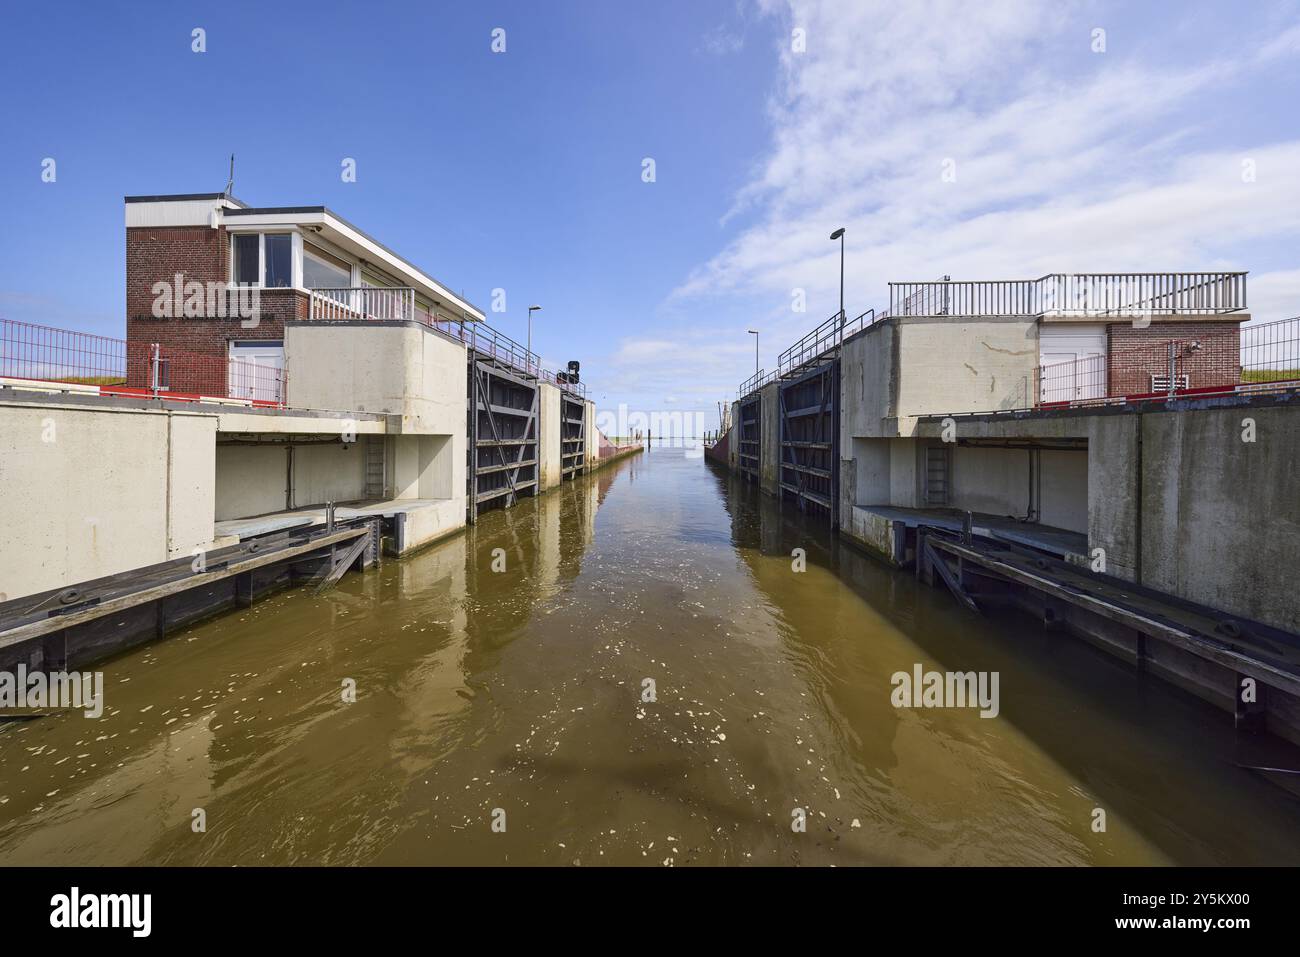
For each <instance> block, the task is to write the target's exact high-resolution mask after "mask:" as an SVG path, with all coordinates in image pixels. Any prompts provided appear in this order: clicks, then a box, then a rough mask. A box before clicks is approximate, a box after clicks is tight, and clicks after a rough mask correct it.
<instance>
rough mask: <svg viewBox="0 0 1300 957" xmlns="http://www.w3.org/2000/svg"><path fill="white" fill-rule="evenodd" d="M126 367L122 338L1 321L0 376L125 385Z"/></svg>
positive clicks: (125, 353)
mask: <svg viewBox="0 0 1300 957" xmlns="http://www.w3.org/2000/svg"><path fill="white" fill-rule="evenodd" d="M126 367H127V344H126V341H125V340H124V339H113V338H110V337H108V336H95V335H90V334H89V333H85V332H73V331H71V330H69V329H54V328H51V327H49V326H37V325H33V324H32V323H29V322H16V321H14V320H12V319H0V377H4V378H8V379H32V380H39V381H44V382H65V383H68V384H70V385H87V386H99V385H124V384H125V383H126Z"/></svg>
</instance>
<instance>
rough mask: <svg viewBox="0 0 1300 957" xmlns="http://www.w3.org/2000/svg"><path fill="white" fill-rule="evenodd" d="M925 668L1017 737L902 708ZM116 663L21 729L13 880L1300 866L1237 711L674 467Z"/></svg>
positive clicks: (643, 470)
mask: <svg viewBox="0 0 1300 957" xmlns="http://www.w3.org/2000/svg"><path fill="white" fill-rule="evenodd" d="M795 547H803V548H805V549H806V550H807V553H808V568H807V571H806V572H804V573H802V574H796V573H794V572H792V571H791V558H790V552H791V549H793V548H795ZM498 548H500V549H504V552H505V562H506V571H505V572H502V573H496V572H493V571H492V570H491V565H492V559H493V550H494V549H498ZM916 663H921V664H923V665H924V666H925V667H926V668H927V669H935V670H954V671H956V670H961V671H966V670H975V671H997V672H999V674H1000V686H999V687H1000V697H1001V702H1000V704H1001V713H1000V715H999V716H998V717H996V718H991V719H982V718H980V717H978V715H977V713H976V712H975V711H973V710H956V709H928V710H905V709H896V708H894V707H893V706H892V705H891V703H890V692H891V690H892V689H891V685H890V680H889V679H890V676H891V675H892V674H893V673H894V672H896V671H911V670H912V668H913V665H914V664H916ZM102 667H103V670H104V672H105V681H106V699H107V707H106V710H105V717H104V718H103V719H102V720H100V721H92V720H88V719H86V718H83V717H81V716H80V715H60V716H57V717H52V718H46V719H41V720H38V721H31V722H25V723H17V724H10V725H8V726H6V727H5V728H4V729H3V730H0V863H4V864H132V863H142V864H143V863H160V864H223V865H224V864H309V863H310V864H504V863H510V864H577V863H581V864H582V865H598V864H644V865H655V866H661V865H664V864H677V865H684V864H699V863H704V864H745V863H754V864H790V863H806V864H831V863H833V864H1144V863H1177V864H1191V863H1287V864H1294V863H1297V862H1300V842H1297V840H1296V838H1297V835H1298V834H1300V802H1297V801H1296V800H1295V799H1293V798H1291V797H1289V796H1287V795H1286V794H1285V792H1283V791H1281V790H1280V789H1278V788H1276V787H1274V786H1272V785H1270V784H1267V783H1265V782H1263V781H1261V780H1260V779H1258V778H1257V777H1255V776H1254V775H1253V774H1252V772H1248V771H1244V770H1241V769H1239V768H1237V767H1235V766H1234V765H1233V741H1232V734H1231V731H1230V724H1231V722H1230V721H1229V720H1228V719H1227V718H1226V717H1225V716H1224V715H1223V714H1221V713H1219V712H1216V711H1213V710H1211V709H1210V708H1209V707H1208V706H1206V705H1203V704H1201V703H1200V702H1198V701H1196V700H1194V699H1191V698H1189V697H1186V696H1184V695H1182V694H1180V693H1178V692H1175V691H1172V690H1168V689H1166V688H1164V687H1162V686H1160V685H1157V684H1153V683H1150V682H1142V681H1139V680H1138V679H1137V678H1135V677H1134V676H1133V674H1132V673H1131V672H1129V671H1128V670H1127V669H1125V668H1124V667H1123V666H1121V665H1119V664H1117V663H1115V662H1113V661H1111V660H1110V659H1108V658H1106V657H1104V656H1103V655H1101V654H1099V653H1098V652H1096V651H1094V650H1092V649H1090V648H1089V647H1087V646H1086V645H1084V644H1083V643H1081V642H1078V641H1076V640H1073V639H1071V638H1069V637H1066V636H1062V635H1060V634H1055V633H1049V632H1046V631H1044V630H1042V629H1041V628H1039V627H1038V626H1037V625H1035V624H1033V623H1032V622H1030V621H1029V620H1028V619H1024V618H1019V617H1015V616H1007V617H1006V618H998V619H981V618H977V617H975V616H972V615H969V614H967V613H965V612H964V611H962V610H961V609H959V608H958V607H957V606H956V605H955V603H954V602H953V601H952V600H951V599H950V598H949V597H948V596H947V595H946V594H944V593H943V592H942V591H941V590H931V589H929V588H925V587H923V586H918V585H917V584H916V583H915V582H914V581H913V580H912V578H910V577H909V576H907V575H900V574H896V573H893V572H890V571H889V570H887V569H886V568H884V567H883V566H881V565H879V564H877V563H876V562H874V561H872V560H871V559H869V558H867V557H865V556H863V555H860V554H859V553H857V552H856V551H854V550H852V549H849V548H847V547H843V546H836V545H835V544H834V543H833V542H832V540H831V539H830V537H829V535H828V534H827V533H826V532H825V531H824V530H823V529H822V528H821V527H820V526H818V525H815V524H814V525H807V526H804V525H801V524H800V522H799V521H798V520H797V518H796V517H792V516H790V515H789V514H785V515H783V514H782V512H781V510H780V509H779V508H778V507H777V505H776V504H775V503H774V502H773V501H772V500H770V499H769V498H766V497H763V496H760V495H758V494H757V493H755V492H754V491H753V490H752V489H749V488H746V487H744V486H741V485H739V484H738V483H736V482H735V481H734V479H732V478H731V477H729V476H727V475H725V474H724V473H721V472H719V471H718V470H716V469H715V468H713V467H711V466H708V465H706V464H704V463H703V462H702V461H701V460H700V459H699V458H688V457H687V456H686V455H685V454H684V453H683V451H682V450H680V449H669V448H655V449H653V450H652V451H651V452H650V453H649V454H647V455H644V456H638V457H635V458H633V459H631V460H628V461H625V462H623V463H621V464H619V465H617V466H615V467H613V468H611V469H607V470H605V471H603V472H599V473H596V475H594V476H591V477H589V478H586V479H582V480H579V481H577V482H575V483H572V484H570V485H566V486H564V487H563V488H561V489H559V490H557V491H555V492H553V493H551V494H548V495H546V496H543V497H542V498H540V499H537V500H534V501H527V502H525V503H523V504H522V505H520V506H519V507H517V508H516V509H514V510H512V511H510V512H495V513H492V514H489V515H486V516H484V517H483V520H482V522H481V524H480V525H478V526H477V527H476V528H474V529H471V530H469V531H468V532H467V533H466V534H464V535H461V536H459V537H457V538H455V539H453V540H451V541H448V542H446V543H444V544H441V545H439V546H436V547H434V548H432V549H430V550H427V551H425V552H423V553H421V554H419V555H417V556H415V557H413V558H411V559H409V560H407V561H403V562H389V563H388V564H386V565H385V566H384V568H383V569H382V571H378V572H371V573H367V574H365V575H352V576H348V577H347V578H346V579H345V580H344V582H343V583H342V585H341V586H340V587H339V588H337V589H336V590H335V591H333V592H331V593H328V594H326V595H323V596H321V597H313V596H311V595H309V594H306V593H301V592H299V593H292V592H290V593H283V594H281V595H278V596H275V597H272V598H270V599H267V600H265V601H262V602H260V603H259V604H257V605H256V606H254V607H253V608H252V609H249V610H247V611H244V612H239V613H234V614H231V615H228V616H226V617H223V618H220V619H217V620H214V621H210V622H208V623H205V624H202V625H199V626H197V627H194V628H191V629H189V630H188V631H185V632H183V633H181V634H179V635H177V636H174V637H171V638H169V639H168V640H166V641H164V642H162V643H159V644H156V645H154V646H152V647H150V648H147V649H145V650H143V651H140V652H138V653H135V654H131V655H128V656H124V657H121V658H118V659H115V660H113V661H111V662H108V663H106V664H105V665H104V666H102ZM346 678H351V679H354V680H355V682H356V687H357V700H356V702H355V703H353V704H348V703H345V702H344V701H343V700H342V694H341V688H342V683H343V681H344V679H346ZM645 678H653V679H654V681H655V685H656V692H657V701H655V702H650V703H647V702H642V701H641V694H642V682H643V679H645ZM1098 807H1100V808H1103V809H1104V810H1105V811H1106V814H1107V821H1106V823H1107V829H1106V831H1105V832H1104V833H1094V832H1093V830H1092V822H1093V809H1094V808H1098ZM196 808H202V809H203V811H204V813H205V814H206V822H207V830H206V832H203V833H195V832H194V831H193V830H192V828H191V821H192V815H193V812H194V809H196ZM796 808H802V809H804V811H805V812H806V814H807V820H808V826H807V831H806V833H795V832H794V831H792V829H791V822H792V820H793V817H792V814H793V812H794V809H796ZM494 809H501V811H503V812H504V820H505V832H504V833H496V832H494V831H493V830H492V820H493V812H494ZM498 819H499V815H498Z"/></svg>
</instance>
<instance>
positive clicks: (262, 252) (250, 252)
mask: <svg viewBox="0 0 1300 957" xmlns="http://www.w3.org/2000/svg"><path fill="white" fill-rule="evenodd" d="M231 261H232V263H233V268H232V269H231V279H232V281H233V282H234V283H235V284H236V285H249V286H262V287H264V288H267V289H283V288H285V287H288V286H292V285H293V234H292V233H235V234H234V235H233V236H232V237H231Z"/></svg>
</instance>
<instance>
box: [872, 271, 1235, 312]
mask: <svg viewBox="0 0 1300 957" xmlns="http://www.w3.org/2000/svg"><path fill="white" fill-rule="evenodd" d="M1246 275H1247V273H1245V272H1231V271H1229V272H1168V273H1048V274H1047V275H1045V276H1040V277H1039V278H1037V279H999V280H977V281H967V280H961V281H953V280H950V279H947V278H944V279H940V280H924V281H920V282H891V283H890V284H889V311H890V313H891V314H893V315H896V316H920V317H926V318H938V317H944V316H1046V315H1052V316H1098V317H1106V316H1133V315H1146V314H1151V313H1158V314H1162V315H1182V314H1185V315H1221V314H1224V313H1231V312H1240V311H1241V310H1243V309H1245V308H1246Z"/></svg>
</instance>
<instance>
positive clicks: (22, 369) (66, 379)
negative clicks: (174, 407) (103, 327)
mask: <svg viewBox="0 0 1300 957" xmlns="http://www.w3.org/2000/svg"><path fill="white" fill-rule="evenodd" d="M0 377H3V378H8V379H21V380H25V381H30V382H49V383H58V384H67V385H74V386H79V387H84V388H85V389H93V390H97V391H98V392H99V393H100V394H103V395H126V396H141V397H146V398H160V399H170V400H173V401H187V402H194V401H202V400H204V399H222V400H226V399H240V400H243V401H246V402H249V403H250V404H252V405H256V406H270V407H273V408H281V407H283V406H284V404H285V398H286V394H285V393H286V388H285V386H286V382H285V375H284V370H283V369H281V368H279V367H278V365H277V364H276V363H275V361H274V360H269V359H268V360H267V361H259V360H255V359H251V360H245V359H231V358H228V357H225V356H209V355H202V354H200V353H197V352H190V351H189V350H186V349H179V348H176V347H173V346H169V345H164V344H160V343H150V342H131V341H128V340H125V339H115V338H112V337H109V336H96V335H91V334H89V333H85V332H73V331H71V330H67V329H54V328H51V327H49V326H38V325H33V324H31V323H26V322H15V321H14V320H11V319H0Z"/></svg>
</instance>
